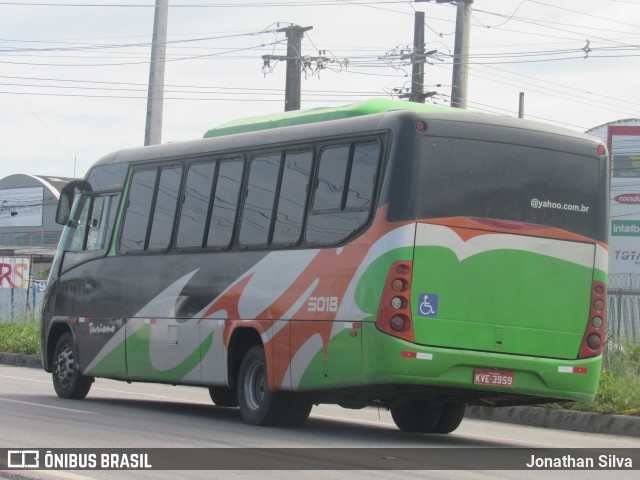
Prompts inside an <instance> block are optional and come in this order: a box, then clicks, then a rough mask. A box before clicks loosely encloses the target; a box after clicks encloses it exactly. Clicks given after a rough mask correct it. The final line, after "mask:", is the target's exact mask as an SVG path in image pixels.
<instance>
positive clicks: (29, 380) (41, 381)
mask: <svg viewBox="0 0 640 480" xmlns="http://www.w3.org/2000/svg"><path fill="white" fill-rule="evenodd" d="M0 378H11V379H13V380H23V381H27V382H36V383H51V380H35V379H33V378H24V377H12V376H10V375H0Z"/></svg>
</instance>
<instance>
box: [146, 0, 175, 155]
mask: <svg viewBox="0 0 640 480" xmlns="http://www.w3.org/2000/svg"><path fill="white" fill-rule="evenodd" d="M168 16H169V0H156V9H155V14H154V17H153V38H152V40H151V63H150V66H149V91H148V94H147V124H146V127H145V131H144V144H145V146H146V145H157V144H159V143H160V141H161V138H162V103H163V100H164V67H165V58H166V53H167V18H168Z"/></svg>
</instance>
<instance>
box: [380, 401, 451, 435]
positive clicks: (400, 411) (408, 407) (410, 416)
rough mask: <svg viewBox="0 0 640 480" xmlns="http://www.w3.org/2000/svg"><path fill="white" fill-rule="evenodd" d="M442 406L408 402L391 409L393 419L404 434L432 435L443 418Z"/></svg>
mask: <svg viewBox="0 0 640 480" xmlns="http://www.w3.org/2000/svg"><path fill="white" fill-rule="evenodd" d="M442 410H443V409H442V406H441V405H429V404H428V403H424V402H407V403H402V404H400V405H397V406H395V407H391V417H392V418H393V421H394V422H395V424H396V426H397V427H398V428H399V429H400V430H402V431H403V432H413V433H432V432H433V431H434V429H435V428H436V426H437V425H438V422H439V421H440V418H441V417H442Z"/></svg>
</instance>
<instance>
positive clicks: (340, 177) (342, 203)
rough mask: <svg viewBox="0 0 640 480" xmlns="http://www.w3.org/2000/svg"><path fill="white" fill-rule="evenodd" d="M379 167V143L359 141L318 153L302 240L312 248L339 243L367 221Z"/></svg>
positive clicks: (371, 206)
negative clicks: (312, 190) (315, 175)
mask: <svg viewBox="0 0 640 480" xmlns="http://www.w3.org/2000/svg"><path fill="white" fill-rule="evenodd" d="M379 164H380V144H379V142H377V141H370V142H359V143H354V144H351V145H345V146H341V147H329V148H325V149H324V150H322V152H321V155H320V164H319V166H318V176H317V181H316V187H315V192H314V197H313V204H312V208H311V211H310V212H309V217H308V220H307V229H306V239H307V242H308V243H310V244H312V245H335V244H337V243H340V242H342V241H343V240H345V239H346V238H348V237H349V236H351V235H352V234H353V233H355V232H356V231H357V230H359V229H360V228H361V227H362V226H363V225H364V224H365V223H366V222H367V220H368V218H369V215H370V213H371V209H372V208H373V197H374V187H375V183H376V177H377V172H378V165H379Z"/></svg>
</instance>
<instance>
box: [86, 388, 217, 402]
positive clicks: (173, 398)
mask: <svg viewBox="0 0 640 480" xmlns="http://www.w3.org/2000/svg"><path fill="white" fill-rule="evenodd" d="M94 390H99V391H101V392H110V393H123V394H125V395H131V396H134V397H153V398H160V399H162V400H173V401H176V402H184V403H194V404H198V405H212V403H211V402H207V401H201V400H195V399H191V398H179V397H170V396H168V395H156V394H153V393H145V392H129V391H127V390H116V389H114V388H98V387H94V388H92V389H91V391H92V392H93V391H94Z"/></svg>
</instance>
